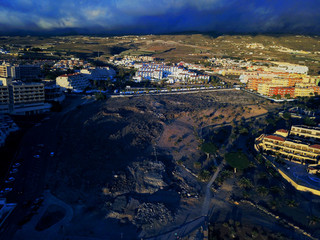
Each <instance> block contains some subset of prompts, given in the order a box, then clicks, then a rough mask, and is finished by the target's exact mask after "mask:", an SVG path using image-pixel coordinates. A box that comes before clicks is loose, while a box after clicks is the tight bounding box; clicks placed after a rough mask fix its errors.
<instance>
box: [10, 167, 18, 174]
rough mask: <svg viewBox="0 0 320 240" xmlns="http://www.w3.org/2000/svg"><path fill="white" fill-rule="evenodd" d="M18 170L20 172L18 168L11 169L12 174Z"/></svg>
mask: <svg viewBox="0 0 320 240" xmlns="http://www.w3.org/2000/svg"><path fill="white" fill-rule="evenodd" d="M17 172H18V169H16V168H13V169H12V170H11V171H10V174H13V173H17Z"/></svg>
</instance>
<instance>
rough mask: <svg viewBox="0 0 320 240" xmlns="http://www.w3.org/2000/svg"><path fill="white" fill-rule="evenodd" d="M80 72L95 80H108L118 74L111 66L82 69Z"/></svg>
mask: <svg viewBox="0 0 320 240" xmlns="http://www.w3.org/2000/svg"><path fill="white" fill-rule="evenodd" d="M80 73H82V74H86V75H87V78H88V79H89V80H93V81H106V80H108V79H113V78H114V77H115V75H116V71H115V70H114V69H112V68H109V67H99V68H90V69H81V71H80Z"/></svg>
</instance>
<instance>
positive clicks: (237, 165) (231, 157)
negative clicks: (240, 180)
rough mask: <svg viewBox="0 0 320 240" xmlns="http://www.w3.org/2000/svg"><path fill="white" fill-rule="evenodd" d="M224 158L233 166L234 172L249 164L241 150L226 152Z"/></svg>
mask: <svg viewBox="0 0 320 240" xmlns="http://www.w3.org/2000/svg"><path fill="white" fill-rule="evenodd" d="M224 158H225V160H226V161H227V163H228V164H229V165H230V166H231V167H233V168H234V171H235V172H236V169H240V170H243V169H245V168H247V167H248V166H249V159H248V157H247V155H246V154H244V153H243V152H231V153H227V154H226V155H225V156H224Z"/></svg>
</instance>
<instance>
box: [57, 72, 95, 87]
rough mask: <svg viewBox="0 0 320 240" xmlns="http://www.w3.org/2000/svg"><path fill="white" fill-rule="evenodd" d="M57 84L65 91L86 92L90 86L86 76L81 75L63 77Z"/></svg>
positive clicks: (58, 78) (60, 77)
mask: <svg viewBox="0 0 320 240" xmlns="http://www.w3.org/2000/svg"><path fill="white" fill-rule="evenodd" d="M56 84H57V85H59V86H60V87H61V88H63V89H65V90H66V89H71V90H84V89H85V88H86V87H89V86H90V82H89V80H88V77H87V76H86V74H81V73H74V74H65V75H61V76H59V77H57V78H56Z"/></svg>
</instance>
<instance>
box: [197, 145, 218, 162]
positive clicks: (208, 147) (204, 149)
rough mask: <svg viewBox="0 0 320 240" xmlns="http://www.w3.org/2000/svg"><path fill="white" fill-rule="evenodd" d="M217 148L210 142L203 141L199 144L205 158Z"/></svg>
mask: <svg viewBox="0 0 320 240" xmlns="http://www.w3.org/2000/svg"><path fill="white" fill-rule="evenodd" d="M217 150H218V148H217V147H216V145H214V143H212V142H205V143H203V144H202V145H201V151H202V152H204V153H206V154H207V159H209V157H210V154H215V153H216V152H217Z"/></svg>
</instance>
